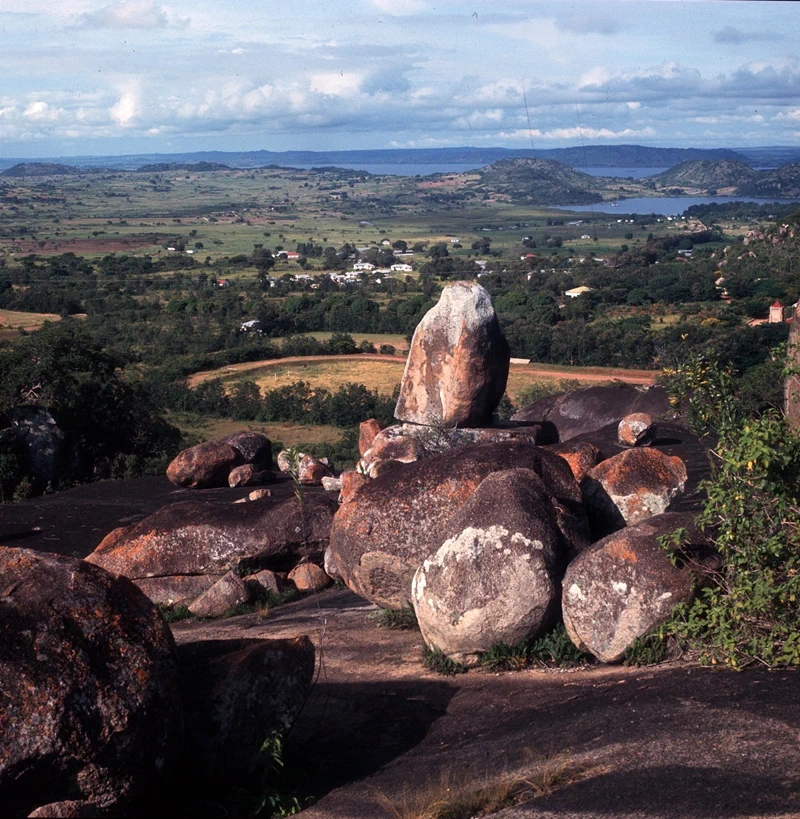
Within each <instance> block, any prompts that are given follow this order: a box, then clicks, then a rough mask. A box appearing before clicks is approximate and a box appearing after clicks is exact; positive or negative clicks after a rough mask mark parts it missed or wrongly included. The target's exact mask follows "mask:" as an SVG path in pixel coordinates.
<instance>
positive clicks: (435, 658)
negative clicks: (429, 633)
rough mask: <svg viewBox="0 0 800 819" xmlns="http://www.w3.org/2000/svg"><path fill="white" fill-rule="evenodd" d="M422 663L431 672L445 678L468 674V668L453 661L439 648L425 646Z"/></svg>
mask: <svg viewBox="0 0 800 819" xmlns="http://www.w3.org/2000/svg"><path fill="white" fill-rule="evenodd" d="M422 663H423V665H424V666H425V668H427V669H428V670H429V671H433V672H435V673H436V674H441V675H442V676H443V677H455V676H456V675H457V674H466V673H467V669H466V666H464V665H462V664H461V663H459V662H456V661H455V660H451V659H450V657H448V656H447V655H446V654H445V653H444V652H443V651H441V650H440V649H438V648H429V647H428V646H425V647H424V648H423V649H422Z"/></svg>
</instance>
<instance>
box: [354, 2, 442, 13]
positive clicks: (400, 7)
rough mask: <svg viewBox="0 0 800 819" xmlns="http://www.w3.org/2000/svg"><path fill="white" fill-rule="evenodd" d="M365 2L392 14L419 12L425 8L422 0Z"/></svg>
mask: <svg viewBox="0 0 800 819" xmlns="http://www.w3.org/2000/svg"><path fill="white" fill-rule="evenodd" d="M367 3H368V4H369V5H371V6H374V7H375V8H376V9H378V11H382V12H383V13H384V14H391V15H392V16H406V15H409V14H419V13H420V12H423V11H425V10H426V8H427V4H426V3H425V1H424V0H367Z"/></svg>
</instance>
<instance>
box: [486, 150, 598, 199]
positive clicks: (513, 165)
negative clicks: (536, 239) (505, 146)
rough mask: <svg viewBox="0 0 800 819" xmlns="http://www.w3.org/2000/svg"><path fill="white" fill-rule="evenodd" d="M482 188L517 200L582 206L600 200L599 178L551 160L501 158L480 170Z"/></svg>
mask: <svg viewBox="0 0 800 819" xmlns="http://www.w3.org/2000/svg"><path fill="white" fill-rule="evenodd" d="M478 173H479V174H480V183H479V187H481V188H484V189H486V190H488V191H492V192H494V193H501V194H506V195H508V196H509V197H510V198H511V199H512V201H514V202H525V203H529V204H545V203H546V204H550V205H582V204H588V203H589V202H597V201H598V200H599V199H600V197H599V196H598V194H597V183H598V178H597V177H594V176H590V175H589V174H585V173H580V172H578V171H574V170H572V169H571V168H568V167H567V166H566V165H564V164H562V163H561V162H555V161H554V160H552V159H501V160H500V161H499V162H494V163H492V164H491V165H489V166H488V167H486V168H482V169H481V170H480V171H479V172H478Z"/></svg>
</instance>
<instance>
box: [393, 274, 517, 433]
mask: <svg viewBox="0 0 800 819" xmlns="http://www.w3.org/2000/svg"><path fill="white" fill-rule="evenodd" d="M509 359H510V353H509V347H508V342H507V341H506V340H505V337H504V336H503V333H502V330H501V329H500V323H499V322H498V320H497V315H496V314H495V311H494V308H493V307H492V300H491V297H490V296H489V294H488V293H487V291H486V290H485V289H484V288H483V287H481V286H480V285H479V284H475V283H473V282H456V283H454V284H450V285H447V286H446V287H445V288H444V290H442V295H441V297H440V299H439V303H438V304H437V305H436V306H435V307H433V308H432V309H431V310H429V311H428V313H427V314H426V315H425V316H424V318H423V319H422V321H421V322H420V323H419V325H417V329H416V331H415V332H414V338H413V340H412V342H411V349H410V351H409V354H408V360H407V361H406V368H405V372H404V374H403V380H402V383H401V385H400V396H399V397H398V399H397V406H396V408H395V418H397V419H398V420H400V421H410V422H412V423H415V424H426V425H433V426H438V425H444V426H482V425H484V424H488V423H490V422H491V418H492V413H493V412H494V410H495V408H496V407H497V405H498V404H499V402H500V399H501V398H502V397H503V393H504V392H505V388H506V381H507V380H508V367H509Z"/></svg>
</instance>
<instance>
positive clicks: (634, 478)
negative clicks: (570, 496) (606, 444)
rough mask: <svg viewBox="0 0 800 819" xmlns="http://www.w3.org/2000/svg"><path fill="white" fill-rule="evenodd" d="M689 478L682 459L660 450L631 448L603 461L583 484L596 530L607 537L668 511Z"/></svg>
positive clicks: (588, 474)
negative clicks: (625, 527) (618, 530)
mask: <svg viewBox="0 0 800 819" xmlns="http://www.w3.org/2000/svg"><path fill="white" fill-rule="evenodd" d="M687 478H688V475H687V472H686V465H685V464H684V462H683V461H682V460H681V459H680V458H678V457H676V456H670V455H665V454H664V453H663V452H661V451H659V450H657V449H652V448H647V449H639V448H635V449H628V450H625V451H624V452H621V453H620V454H619V455H614V456H613V457H611V458H609V459H608V460H606V461H603V462H602V463H600V464H598V465H597V466H596V467H594V469H591V470H590V471H589V472H588V473H587V475H586V477H585V478H584V479H583V481H582V482H581V490H582V492H583V497H584V501H585V503H586V511H587V513H588V515H589V519H590V522H591V523H592V528H593V531H594V532H595V533H597V534H600V535H607V534H610V533H611V532H613V531H616V530H617V529H621V528H622V527H623V526H626V525H630V524H632V523H639V522H640V521H643V520H646V519H647V518H649V517H652V516H653V515H660V514H661V513H662V512H666V511H667V509H668V508H669V505H670V504H671V503H672V501H673V500H674V499H675V498H677V497H678V496H679V495H680V494H681V493H682V492H683V490H684V487H685V486H686V480H687Z"/></svg>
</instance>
